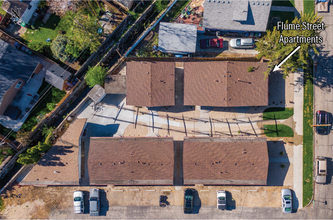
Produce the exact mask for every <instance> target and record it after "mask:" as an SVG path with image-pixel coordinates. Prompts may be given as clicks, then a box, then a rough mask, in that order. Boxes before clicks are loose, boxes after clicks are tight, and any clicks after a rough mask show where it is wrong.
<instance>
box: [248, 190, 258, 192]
mask: <svg viewBox="0 0 333 220" xmlns="http://www.w3.org/2000/svg"><path fill="white" fill-rule="evenodd" d="M248 191H249V192H257V191H258V190H248Z"/></svg>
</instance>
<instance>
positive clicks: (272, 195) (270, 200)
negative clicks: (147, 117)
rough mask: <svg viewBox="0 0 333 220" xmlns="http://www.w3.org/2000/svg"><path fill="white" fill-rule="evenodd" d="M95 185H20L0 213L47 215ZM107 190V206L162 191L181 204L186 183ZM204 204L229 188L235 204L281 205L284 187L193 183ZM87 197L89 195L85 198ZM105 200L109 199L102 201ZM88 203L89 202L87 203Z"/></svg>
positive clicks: (144, 200)
mask: <svg viewBox="0 0 333 220" xmlns="http://www.w3.org/2000/svg"><path fill="white" fill-rule="evenodd" d="M90 188H92V187H60V186H59V187H33V186H25V187H17V186H15V187H14V188H13V189H12V190H11V191H7V195H5V196H3V200H4V205H5V207H6V209H5V210H3V211H2V212H1V213H0V218H5V219H45V218H48V217H49V215H50V214H51V213H52V214H53V215H54V214H56V213H60V211H61V210H68V208H70V207H72V206H73V202H72V196H73V192H74V191H75V190H82V191H84V192H88V191H89V189H90ZM97 188H99V189H101V190H103V191H104V192H105V193H106V198H103V197H101V204H102V205H103V204H108V206H133V205H134V206H158V198H159V195H162V194H164V195H167V196H168V202H169V203H170V205H172V206H182V205H183V196H184V190H185V188H187V187H184V186H169V187H168V186H155V187H154V186H151V187H149V186H147V187H140V186H131V187H114V186H108V187H97ZM191 188H194V189H196V190H197V191H198V193H199V198H200V200H201V205H202V206H215V205H216V191H217V190H226V191H227V192H229V195H230V197H231V198H230V200H232V201H234V204H235V205H236V206H243V207H280V203H281V201H280V191H281V189H282V188H285V187H282V186H281V187H250V186H249V187H241V186H238V187H237V186H194V187H191ZM85 200H86V201H87V198H86V199H85ZM102 200H106V201H102ZM85 205H86V207H87V206H88V205H87V204H85Z"/></svg>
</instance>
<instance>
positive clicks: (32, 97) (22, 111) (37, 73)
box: [0, 40, 70, 131]
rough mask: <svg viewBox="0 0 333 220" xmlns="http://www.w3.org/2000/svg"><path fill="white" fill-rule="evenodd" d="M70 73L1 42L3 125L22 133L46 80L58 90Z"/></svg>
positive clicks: (0, 106) (0, 108) (0, 113)
mask: <svg viewBox="0 0 333 220" xmlns="http://www.w3.org/2000/svg"><path fill="white" fill-rule="evenodd" d="M69 76H70V73H69V72H67V71H65V70H64V69H62V68H61V67H60V66H58V65H57V64H53V63H51V62H49V61H47V60H44V59H42V58H40V57H38V56H35V55H31V54H27V53H25V52H23V51H21V50H19V49H17V48H15V47H13V46H11V45H9V44H8V43H6V42H5V41H3V40H0V124H2V125H3V126H5V127H6V128H10V129H13V130H14V131H18V130H19V129H20V128H21V126H22V124H23V123H24V121H25V120H26V119H27V117H28V116H29V112H30V110H31V109H32V108H33V107H34V105H35V103H36V102H37V101H38V100H39V94H38V90H39V88H40V87H41V85H42V83H43V80H44V79H45V80H46V81H47V82H48V83H50V84H51V85H53V86H55V87H57V88H58V89H61V90H62V89H63V85H64V80H65V79H67V78H68V77H69Z"/></svg>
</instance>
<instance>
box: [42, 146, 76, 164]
mask: <svg viewBox="0 0 333 220" xmlns="http://www.w3.org/2000/svg"><path fill="white" fill-rule="evenodd" d="M72 149H73V146H62V145H55V146H53V147H52V148H51V149H50V150H49V151H48V152H47V153H46V154H45V156H44V157H43V158H42V159H41V160H40V161H39V162H38V164H39V165H41V166H66V165H65V164H64V163H63V162H60V155H66V154H70V153H73V152H74V151H73V150H72ZM57 155H59V156H57Z"/></svg>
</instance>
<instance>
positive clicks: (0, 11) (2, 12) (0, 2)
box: [0, 0, 7, 15]
mask: <svg viewBox="0 0 333 220" xmlns="http://www.w3.org/2000/svg"><path fill="white" fill-rule="evenodd" d="M1 6H2V0H0V14H1V15H6V13H7V12H5V11H4V10H3V9H2V8H1Z"/></svg>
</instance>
